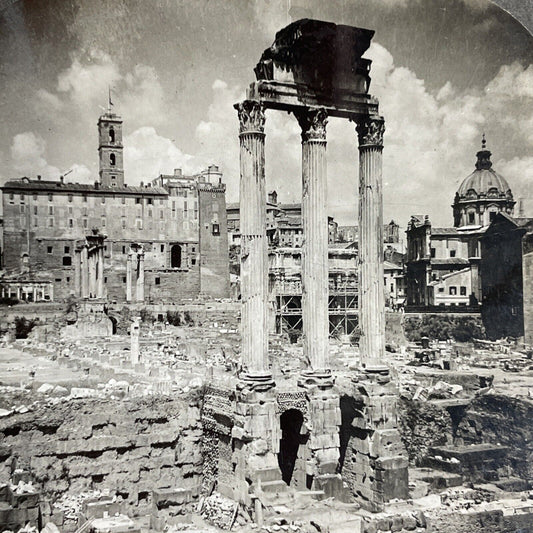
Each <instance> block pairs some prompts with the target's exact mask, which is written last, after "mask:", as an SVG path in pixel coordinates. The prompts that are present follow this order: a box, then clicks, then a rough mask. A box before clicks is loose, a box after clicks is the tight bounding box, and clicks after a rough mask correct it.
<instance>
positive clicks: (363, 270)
mask: <svg viewBox="0 0 533 533" xmlns="http://www.w3.org/2000/svg"><path fill="white" fill-rule="evenodd" d="M384 131H385V123H384V121H383V118H382V117H365V118H362V119H360V120H359V122H358V123H357V134H358V137H359V326H360V330H361V339H360V341H359V351H360V355H361V362H362V364H363V366H365V367H366V368H369V369H370V368H372V367H376V366H378V367H379V365H382V364H383V363H384V360H385V294H384V282H383V191H382V175H381V172H382V171H381V166H382V151H383V132H384Z"/></svg>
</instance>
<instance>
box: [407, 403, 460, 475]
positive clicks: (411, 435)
mask: <svg viewBox="0 0 533 533" xmlns="http://www.w3.org/2000/svg"><path fill="white" fill-rule="evenodd" d="M398 407H399V429H400V434H401V437H402V441H403V443H404V446H405V449H406V450H407V454H408V456H409V460H410V462H411V463H412V464H414V465H419V464H420V462H421V460H422V459H423V458H424V457H425V456H426V455H427V454H428V451H429V448H431V447H432V446H439V445H444V444H451V443H452V420H451V417H450V414H449V413H448V411H447V410H446V409H444V408H441V407H437V406H435V405H433V404H431V403H429V402H418V401H414V400H406V399H400V400H399V402H398Z"/></svg>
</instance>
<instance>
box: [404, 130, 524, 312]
mask: <svg viewBox="0 0 533 533" xmlns="http://www.w3.org/2000/svg"><path fill="white" fill-rule="evenodd" d="M476 156H477V161H476V168H475V170H474V172H472V173H471V174H470V175H468V176H467V177H466V178H465V179H464V180H463V181H462V183H461V185H460V187H459V189H458V191H457V193H456V195H455V199H454V203H453V205H452V208H453V217H454V225H453V227H447V228H436V227H433V226H432V224H431V222H430V219H429V216H428V215H412V216H411V220H410V221H409V223H408V225H407V264H406V290H407V307H408V308H411V309H412V310H415V309H416V310H423V309H427V310H430V309H432V308H442V307H446V308H452V307H453V308H454V310H470V311H472V310H478V309H479V304H480V303H481V301H482V282H481V278H480V274H479V264H480V261H481V245H480V238H481V237H482V236H483V234H484V233H485V231H486V230H487V228H488V226H489V224H490V223H491V221H492V220H494V218H495V217H496V215H497V214H498V213H505V214H507V215H512V214H513V209H514V205H515V201H514V199H513V194H512V192H511V189H510V187H509V184H508V183H507V181H506V180H505V179H504V178H503V177H502V176H500V175H499V174H498V173H497V172H495V171H494V169H493V168H492V162H491V160H490V157H491V152H490V151H489V150H487V148H486V141H485V136H483V140H482V145H481V150H480V151H479V152H477V154H476Z"/></svg>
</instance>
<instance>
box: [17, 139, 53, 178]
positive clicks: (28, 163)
mask: <svg viewBox="0 0 533 533" xmlns="http://www.w3.org/2000/svg"><path fill="white" fill-rule="evenodd" d="M45 151H46V143H45V141H44V139H43V138H42V137H41V136H40V135H37V134H35V133H33V132H32V131H26V132H24V133H19V134H17V135H15V136H14V137H13V141H12V143H11V164H12V166H13V168H14V169H15V170H16V171H18V172H21V173H24V174H27V175H28V176H29V177H32V178H35V176H36V175H38V174H39V175H42V176H43V177H44V178H45V179H46V178H48V179H55V178H57V177H59V169H57V168H56V167H54V166H51V165H49V164H48V163H47V162H46V159H45V158H44V157H43V156H44V154H45Z"/></svg>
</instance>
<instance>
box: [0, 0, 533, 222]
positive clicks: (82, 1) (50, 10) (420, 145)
mask: <svg viewBox="0 0 533 533" xmlns="http://www.w3.org/2000/svg"><path fill="white" fill-rule="evenodd" d="M306 16H307V17H313V18H318V19H322V20H329V21H332V22H336V23H343V24H350V25H355V26H361V27H365V28H370V29H373V30H375V31H376V34H375V37H374V39H373V44H372V46H371V48H370V50H369V51H368V52H367V54H366V57H368V58H370V59H372V61H373V64H372V70H371V76H372V83H371V87H370V92H371V93H372V94H373V95H375V96H377V97H378V98H379V99H380V109H381V113H382V114H383V115H384V117H385V121H386V134H385V149H384V178H383V179H384V201H385V207H384V211H385V218H386V219H387V220H389V219H391V218H394V219H395V220H397V221H398V223H400V225H401V226H402V227H405V225H406V223H407V221H408V219H409V215H410V214H412V213H417V214H429V215H430V217H431V220H432V221H433V223H434V224H435V225H440V226H442V225H452V211H451V207H450V204H451V203H452V201H453V197H454V194H455V191H456V190H457V188H458V186H459V184H460V182H461V181H462V179H463V178H464V177H466V176H467V175H468V174H470V173H471V172H472V171H473V170H474V163H475V153H476V151H477V150H478V149H479V147H480V141H481V134H482V132H483V131H484V132H486V135H487V141H488V147H489V148H490V149H491V151H492V152H493V157H492V159H493V162H494V168H495V170H496V171H497V172H499V173H500V174H502V175H503V176H504V177H505V178H506V179H507V180H508V182H509V184H510V186H511V188H512V190H513V193H514V196H515V199H517V198H519V197H523V198H525V206H526V214H529V216H533V191H532V189H533V188H532V187H531V185H530V184H531V183H532V182H533V152H532V147H533V65H532V63H533V38H532V37H531V36H530V35H529V34H528V33H527V32H526V30H524V29H523V28H522V27H521V26H520V25H519V24H518V23H517V22H516V21H514V20H513V19H512V17H511V16H509V15H508V14H506V13H505V12H504V11H502V10H500V9H499V8H498V7H496V6H495V5H493V4H490V3H489V2H488V1H485V0H328V1H327V2H325V1H323V0H290V1H289V0H33V1H30V0H27V1H23V0H19V1H17V0H0V116H1V124H0V128H1V133H0V180H2V182H3V181H5V180H7V179H11V178H15V177H20V176H22V175H28V176H32V177H35V176H36V175H37V174H41V175H43V177H57V176H58V175H59V174H60V173H61V172H65V171H67V170H69V169H72V168H73V169H74V172H72V173H71V174H70V175H69V176H68V177H67V178H66V179H67V180H68V181H83V182H94V180H95V179H96V178H97V176H98V160H97V129H96V122H97V119H98V116H99V114H100V113H101V112H102V108H103V107H105V106H106V105H107V91H108V86H109V85H111V86H112V88H113V102H114V104H115V107H114V109H115V111H116V112H118V113H120V114H121V115H122V116H123V119H124V134H125V137H124V145H125V171H126V181H127V182H128V183H129V184H132V185H134V184H138V183H139V182H140V181H145V182H146V181H148V180H151V179H153V178H154V177H156V176H157V175H158V174H159V173H162V172H163V173H170V172H172V170H173V168H175V167H181V168H183V169H184V171H186V172H195V171H198V170H201V169H202V168H205V167H206V166H207V165H208V164H211V163H215V164H218V165H219V166H220V167H221V168H222V170H223V172H224V180H225V182H226V183H227V185H228V201H230V202H232V201H237V200H238V189H239V187H238V181H239V143H238V136H237V133H238V121H237V116H236V112H235V110H234V109H233V107H232V106H233V104H234V103H235V102H237V101H238V100H240V99H242V98H243V96H244V89H245V87H246V86H247V85H248V84H249V83H250V82H252V81H253V80H254V74H253V67H254V66H255V64H256V63H257V61H258V59H259V58H260V56H261V53H262V51H263V50H264V49H265V48H266V47H268V46H269V45H270V44H271V42H272V41H273V39H274V35H275V32H276V31H277V30H278V29H280V28H281V27H283V26H285V25H286V24H287V23H289V22H291V21H292V20H293V19H298V18H302V17H306ZM266 133H267V139H266V143H267V161H266V174H267V187H268V189H269V190H271V189H276V190H277V191H278V197H279V198H280V199H281V201H285V202H293V201H299V199H300V193H301V186H300V181H301V178H300V176H301V171H300V159H301V148H300V135H299V128H298V126H297V124H296V121H295V119H294V118H293V117H291V116H289V115H287V114H281V113H280V112H273V111H270V112H268V113H267V127H266ZM328 141H329V143H328V184H329V189H328V196H329V211H330V213H331V214H332V215H334V216H335V217H336V218H337V220H338V221H339V222H340V223H343V224H351V223H354V222H355V221H356V217H357V211H356V205H357V197H356V191H357V168H358V163H357V141H356V134H355V129H354V126H353V124H350V123H346V122H343V121H341V120H339V119H332V120H331V121H330V123H329V125H328Z"/></svg>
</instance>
